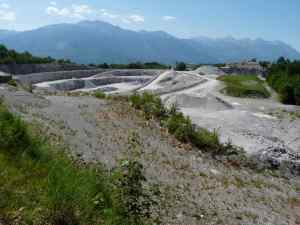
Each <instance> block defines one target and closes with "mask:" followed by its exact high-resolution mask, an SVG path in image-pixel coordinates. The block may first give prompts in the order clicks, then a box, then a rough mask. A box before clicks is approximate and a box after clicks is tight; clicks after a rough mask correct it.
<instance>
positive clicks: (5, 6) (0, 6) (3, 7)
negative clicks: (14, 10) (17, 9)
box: [0, 3, 10, 9]
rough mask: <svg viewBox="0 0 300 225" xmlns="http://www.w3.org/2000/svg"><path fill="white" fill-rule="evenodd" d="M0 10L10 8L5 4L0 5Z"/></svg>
mask: <svg viewBox="0 0 300 225" xmlns="http://www.w3.org/2000/svg"><path fill="white" fill-rule="evenodd" d="M0 8H1V9H9V8H10V5H9V4H7V3H0Z"/></svg>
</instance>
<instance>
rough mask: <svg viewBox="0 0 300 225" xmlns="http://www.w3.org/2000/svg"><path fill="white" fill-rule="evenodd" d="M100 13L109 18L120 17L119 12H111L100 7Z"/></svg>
mask: <svg viewBox="0 0 300 225" xmlns="http://www.w3.org/2000/svg"><path fill="white" fill-rule="evenodd" d="M100 15H101V16H103V17H106V18H109V19H117V18H119V17H120V15H119V14H115V13H111V12H109V11H108V10H107V9H100Z"/></svg>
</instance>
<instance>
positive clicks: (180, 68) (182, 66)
mask: <svg viewBox="0 0 300 225" xmlns="http://www.w3.org/2000/svg"><path fill="white" fill-rule="evenodd" d="M175 70H177V71H185V70H186V64H185V63H184V62H178V63H176V67H175Z"/></svg>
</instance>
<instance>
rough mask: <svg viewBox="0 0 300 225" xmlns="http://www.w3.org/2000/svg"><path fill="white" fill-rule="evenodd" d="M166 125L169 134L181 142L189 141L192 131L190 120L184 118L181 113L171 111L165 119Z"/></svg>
mask: <svg viewBox="0 0 300 225" xmlns="http://www.w3.org/2000/svg"><path fill="white" fill-rule="evenodd" d="M166 127H167V128H168V131H169V132H170V133H171V134H174V136H175V137H176V138H177V139H178V140H179V141H183V142H189V141H191V139H190V138H191V136H192V134H193V132H194V129H193V125H192V122H191V120H190V119H189V118H186V117H185V116H184V115H183V114H182V113H178V112H176V113H173V114H171V116H169V118H168V119H167V120H166Z"/></svg>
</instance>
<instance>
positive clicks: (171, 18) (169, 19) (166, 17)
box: [162, 16, 176, 21]
mask: <svg viewBox="0 0 300 225" xmlns="http://www.w3.org/2000/svg"><path fill="white" fill-rule="evenodd" d="M162 19H163V20H164V21H172V20H176V17H174V16H164V17H163V18H162Z"/></svg>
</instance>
